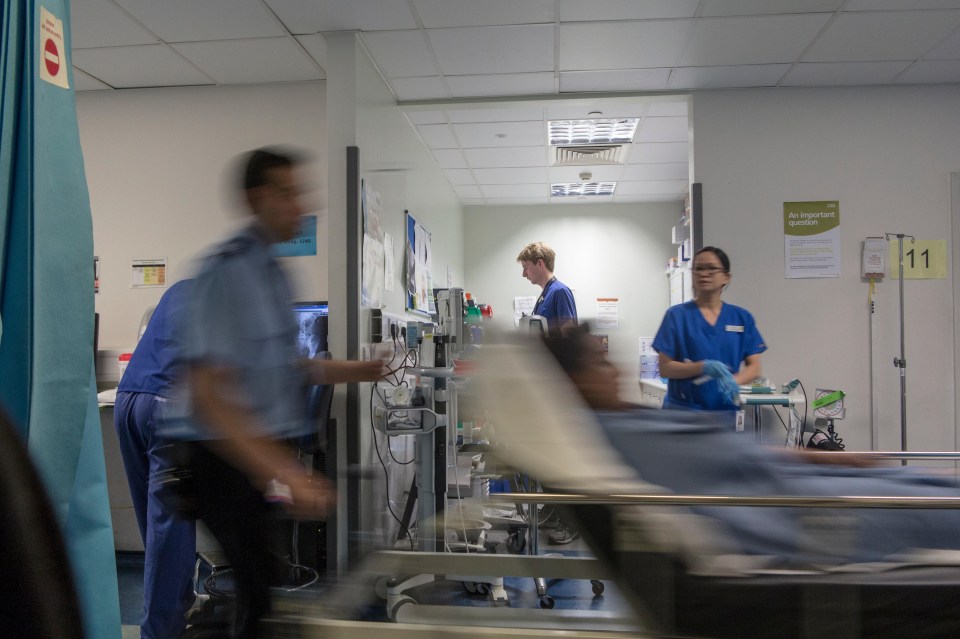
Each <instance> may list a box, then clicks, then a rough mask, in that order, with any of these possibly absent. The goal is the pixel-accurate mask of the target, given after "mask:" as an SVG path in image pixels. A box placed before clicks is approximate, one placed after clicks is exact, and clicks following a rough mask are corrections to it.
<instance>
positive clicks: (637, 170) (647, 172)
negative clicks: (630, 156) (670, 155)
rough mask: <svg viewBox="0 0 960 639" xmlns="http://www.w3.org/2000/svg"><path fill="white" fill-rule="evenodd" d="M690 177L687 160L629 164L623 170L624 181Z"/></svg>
mask: <svg viewBox="0 0 960 639" xmlns="http://www.w3.org/2000/svg"><path fill="white" fill-rule="evenodd" d="M689 177H690V165H689V164H688V163H687V162H672V163H670V164H630V165H628V166H627V167H626V168H624V170H623V177H622V178H621V179H623V180H625V181H637V180H686V179H689Z"/></svg>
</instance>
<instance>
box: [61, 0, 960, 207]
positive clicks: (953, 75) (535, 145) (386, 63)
mask: <svg viewBox="0 0 960 639" xmlns="http://www.w3.org/2000/svg"><path fill="white" fill-rule="evenodd" d="M70 5H71V14H72V16H71V20H72V36H73V66H74V70H75V83H76V89H77V90H78V91H93V90H117V89H128V88H138V87H161V86H163V87H166V86H187V85H225V84H254V83H256V84H260V83H266V82H299V81H310V80H320V79H323V78H324V77H325V72H324V65H325V64H326V57H325V46H324V41H323V36H322V35H321V34H322V33H325V32H330V31H343V30H357V31H360V32H361V38H362V40H363V42H364V44H365V46H366V48H367V49H368V51H369V52H370V54H371V57H372V58H373V60H374V62H375V64H376V65H377V66H378V67H379V68H380V71H381V73H382V74H383V76H384V79H385V80H386V81H387V83H388V84H389V86H390V88H391V89H392V91H393V92H394V94H395V95H396V97H397V100H398V103H399V104H400V105H401V107H402V108H403V109H404V110H405V111H406V112H407V114H408V117H409V118H410V120H411V122H412V123H413V124H414V125H415V126H416V127H417V130H418V131H419V133H420V136H421V138H422V139H423V141H424V144H426V146H427V147H428V148H429V149H430V150H431V152H432V153H433V155H434V157H435V158H436V160H437V163H438V165H439V166H440V167H441V168H442V169H443V170H444V172H445V173H446V175H447V177H448V179H449V181H450V183H451V185H452V186H453V188H454V189H455V190H456V191H457V193H458V194H459V196H460V198H461V200H462V201H463V202H464V203H465V204H468V205H470V204H478V205H482V204H488V205H491V204H493V205H495V204H534V203H537V204H540V203H557V202H558V199H557V198H554V199H553V200H552V201H551V198H550V197H549V192H550V184H551V183H552V182H559V181H572V182H576V181H579V177H578V174H579V173H580V172H581V171H583V170H588V171H590V172H591V173H592V174H593V177H592V180H593V181H618V182H619V184H618V186H617V189H616V192H615V194H614V195H613V196H609V197H599V198H591V201H605V202H636V201H670V200H679V199H682V197H683V195H684V194H685V192H686V190H687V183H688V175H689V174H688V164H687V162H688V160H687V158H688V150H687V145H688V134H687V102H686V97H685V95H684V94H685V93H687V92H689V91H693V90H706V89H718V88H742V87H788V86H789V87H795V86H838V85H846V86H861V85H899V84H941V83H960V0H71V2H70ZM644 93H646V94H649V95H642V94H644ZM670 94H673V95H672V97H671V95H670ZM496 98H510V101H497V100H496ZM518 98H525V99H518ZM590 111H602V112H603V117H639V118H641V123H640V126H639V128H638V130H637V135H636V137H635V139H634V143H633V144H632V145H628V147H627V148H626V149H625V151H626V153H625V159H624V163H623V164H620V165H607V166H592V167H554V166H551V157H552V155H551V152H550V149H549V147H548V145H547V143H546V139H545V138H546V121H547V120H548V119H566V118H583V117H586V116H587V113H588V112H590ZM574 201H576V200H574Z"/></svg>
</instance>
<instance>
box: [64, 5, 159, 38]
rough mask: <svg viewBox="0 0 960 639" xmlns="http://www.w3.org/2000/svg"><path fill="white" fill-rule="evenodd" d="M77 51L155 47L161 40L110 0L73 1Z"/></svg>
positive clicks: (71, 30)
mask: <svg viewBox="0 0 960 639" xmlns="http://www.w3.org/2000/svg"><path fill="white" fill-rule="evenodd" d="M70 35H71V43H70V46H71V47H72V48H74V49H90V48H98V47H120V46H124V45H133V44H154V43H155V42H157V40H158V38H157V36H156V35H154V34H152V33H150V32H149V31H148V30H146V29H145V28H143V26H142V25H140V24H138V23H137V21H136V20H134V19H133V18H131V17H130V15H129V14H128V13H127V12H126V11H124V10H123V9H121V8H120V7H118V6H117V5H115V4H114V3H113V2H111V1H110V0H70Z"/></svg>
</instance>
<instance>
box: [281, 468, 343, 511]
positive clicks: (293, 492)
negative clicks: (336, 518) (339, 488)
mask: <svg viewBox="0 0 960 639" xmlns="http://www.w3.org/2000/svg"><path fill="white" fill-rule="evenodd" d="M279 481H280V482H281V483H283V484H285V485H286V487H287V488H289V490H290V499H289V500H280V501H281V503H283V504H284V507H285V508H286V510H287V512H289V513H290V515H291V516H292V517H294V518H296V519H326V518H327V517H328V516H329V514H330V513H331V512H333V507H334V504H336V502H337V492H336V488H335V487H334V485H333V483H332V482H331V481H330V480H329V479H327V478H326V477H324V476H323V475H314V476H307V475H306V473H300V472H297V473H292V474H289V475H286V476H284V477H283V479H282V480H279Z"/></svg>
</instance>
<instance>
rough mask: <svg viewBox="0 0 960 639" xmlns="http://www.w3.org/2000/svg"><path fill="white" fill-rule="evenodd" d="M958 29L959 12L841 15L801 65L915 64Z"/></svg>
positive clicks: (807, 54)
mask: <svg viewBox="0 0 960 639" xmlns="http://www.w3.org/2000/svg"><path fill="white" fill-rule="evenodd" d="M958 25H960V11H915V12H898V11H891V12H882V13H843V14H841V15H840V16H839V17H838V18H837V19H836V20H834V21H833V22H832V23H831V24H830V27H829V28H828V29H827V30H826V31H825V32H824V34H823V36H822V37H821V38H820V39H819V40H817V42H816V44H814V45H813V47H812V48H811V49H810V51H808V52H807V53H806V55H804V56H803V61H804V62H867V61H876V60H915V59H917V58H919V57H920V56H922V55H923V54H924V53H926V52H927V51H928V50H930V49H931V48H933V47H934V46H935V45H936V44H937V43H939V42H940V40H942V39H943V38H944V37H945V36H946V35H947V34H948V33H950V32H951V31H952V30H953V29H954V28H956V27H957V26H958Z"/></svg>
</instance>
